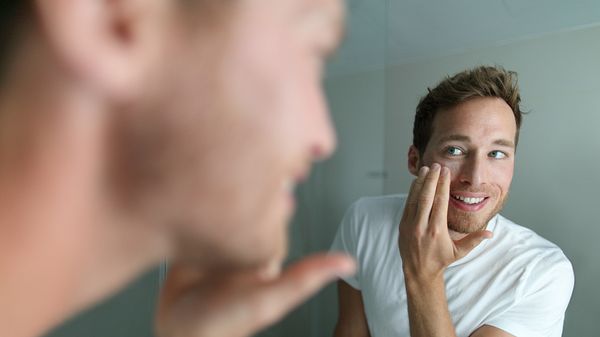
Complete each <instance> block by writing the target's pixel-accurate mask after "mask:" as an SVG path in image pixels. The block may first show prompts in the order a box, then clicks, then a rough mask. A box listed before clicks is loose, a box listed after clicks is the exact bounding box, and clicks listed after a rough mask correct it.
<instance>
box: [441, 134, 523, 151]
mask: <svg viewBox="0 0 600 337" xmlns="http://www.w3.org/2000/svg"><path fill="white" fill-rule="evenodd" d="M451 141H457V142H466V143H470V142H471V138H470V137H469V136H465V135H449V136H445V137H442V138H441V139H440V140H439V141H438V144H443V143H447V142H451ZM492 144H494V145H499V146H504V147H510V148H513V149H514V148H515V143H514V142H513V141H510V140H507V139H496V140H494V141H493V142H492Z"/></svg>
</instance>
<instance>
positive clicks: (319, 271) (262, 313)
mask: <svg viewBox="0 0 600 337" xmlns="http://www.w3.org/2000/svg"><path fill="white" fill-rule="evenodd" d="M355 269H356V267H355V263H354V261H353V260H352V259H351V258H350V257H348V256H346V255H341V254H327V255H323V254H320V255H314V256H311V257H308V258H305V259H303V260H302V261H300V262H297V263H295V264H294V265H292V266H291V267H289V268H288V269H286V270H285V271H284V272H283V273H282V274H281V277H279V278H277V279H274V280H272V281H270V282H267V283H265V284H264V285H263V286H262V287H261V289H259V290H258V291H257V292H256V293H255V294H254V295H255V296H254V298H255V301H254V304H255V309H256V310H255V315H256V316H258V317H256V316H255V317H254V323H255V324H256V326H255V329H261V328H264V327H266V326H268V325H270V324H273V323H274V322H276V321H278V320H279V319H281V318H282V317H283V316H284V315H285V314H287V313H288V312H289V311H290V310H292V309H293V308H295V307H296V306H297V305H299V304H300V303H302V302H303V301H305V300H306V299H308V297H310V296H312V295H313V294H314V293H316V292H317V291H318V290H319V289H321V288H322V287H323V286H325V285H326V284H327V283H329V282H331V281H333V280H334V279H336V278H338V277H341V276H347V275H351V274H353V273H354V271H355Z"/></svg>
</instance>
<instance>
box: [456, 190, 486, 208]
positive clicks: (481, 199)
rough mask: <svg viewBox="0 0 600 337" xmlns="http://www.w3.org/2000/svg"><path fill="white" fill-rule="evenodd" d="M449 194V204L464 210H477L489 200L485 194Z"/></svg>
mask: <svg viewBox="0 0 600 337" xmlns="http://www.w3.org/2000/svg"><path fill="white" fill-rule="evenodd" d="M450 196H451V198H450V204H451V205H453V206H454V207H456V208H458V209H460V210H463V211H466V212H477V211H479V210H480V209H482V208H483V207H484V206H485V205H486V204H487V202H488V200H489V197H487V196H474V195H471V196H467V195H458V194H450Z"/></svg>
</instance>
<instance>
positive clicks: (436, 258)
mask: <svg viewBox="0 0 600 337" xmlns="http://www.w3.org/2000/svg"><path fill="white" fill-rule="evenodd" d="M449 201H450V170H448V168H445V167H444V168H442V167H441V166H440V165H439V164H433V165H432V167H431V169H429V168H428V167H425V166H424V167H422V168H421V169H420V170H419V176H418V177H417V179H415V181H413V183H412V185H411V188H410V193H409V195H408V199H407V201H406V206H405V208H404V214H403V216H402V220H401V222H400V229H399V231H400V236H399V238H398V245H399V247H400V255H401V257H402V264H403V269H404V273H405V277H407V276H408V277H415V278H417V279H419V280H421V281H425V282H427V281H431V280H434V279H436V278H438V277H440V276H443V272H444V270H445V269H446V268H447V267H448V266H449V265H450V264H451V263H453V262H454V261H456V260H458V259H460V258H462V257H463V256H465V255H467V254H468V253H469V252H470V251H471V250H472V249H473V248H475V247H476V246H477V245H478V244H479V243H480V242H481V241H483V240H484V239H486V238H489V237H491V235H492V233H491V232H489V231H479V232H474V233H470V234H469V235H467V236H465V237H464V238H462V239H461V240H458V241H453V240H452V239H451V238H450V233H449V231H448V220H447V215H448V202H449Z"/></svg>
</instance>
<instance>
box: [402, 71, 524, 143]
mask: <svg viewBox="0 0 600 337" xmlns="http://www.w3.org/2000/svg"><path fill="white" fill-rule="evenodd" d="M427 90H428V91H429V92H428V94H427V95H426V96H425V97H423V98H421V100H420V101H419V105H417V111H416V114H415V122H414V125H413V145H414V146H415V147H416V148H417V149H418V150H419V153H420V154H423V153H425V149H426V148H427V144H428V143H429V139H430V138H431V134H432V132H433V130H432V129H433V120H434V118H435V116H436V114H437V113H438V112H439V111H440V110H445V109H451V108H453V107H455V106H457V105H459V104H461V103H463V102H466V101H468V100H470V99H474V98H478V97H497V98H500V99H502V100H504V101H505V102H506V103H507V104H508V105H509V106H510V108H511V109H512V111H513V114H514V116H515V122H516V124H517V133H516V135H515V145H516V144H517V143H518V142H519V130H520V128H521V117H522V114H523V112H522V111H521V107H520V106H519V104H520V102H521V96H520V94H519V85H518V79H517V73H516V72H514V71H508V70H506V69H504V68H502V67H498V66H496V67H492V66H479V67H476V68H473V69H467V70H464V71H462V72H460V73H457V74H456V75H454V76H452V77H450V76H447V77H446V78H445V79H444V80H442V81H441V82H440V83H438V85H437V86H436V87H435V88H433V89H430V88H427Z"/></svg>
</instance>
